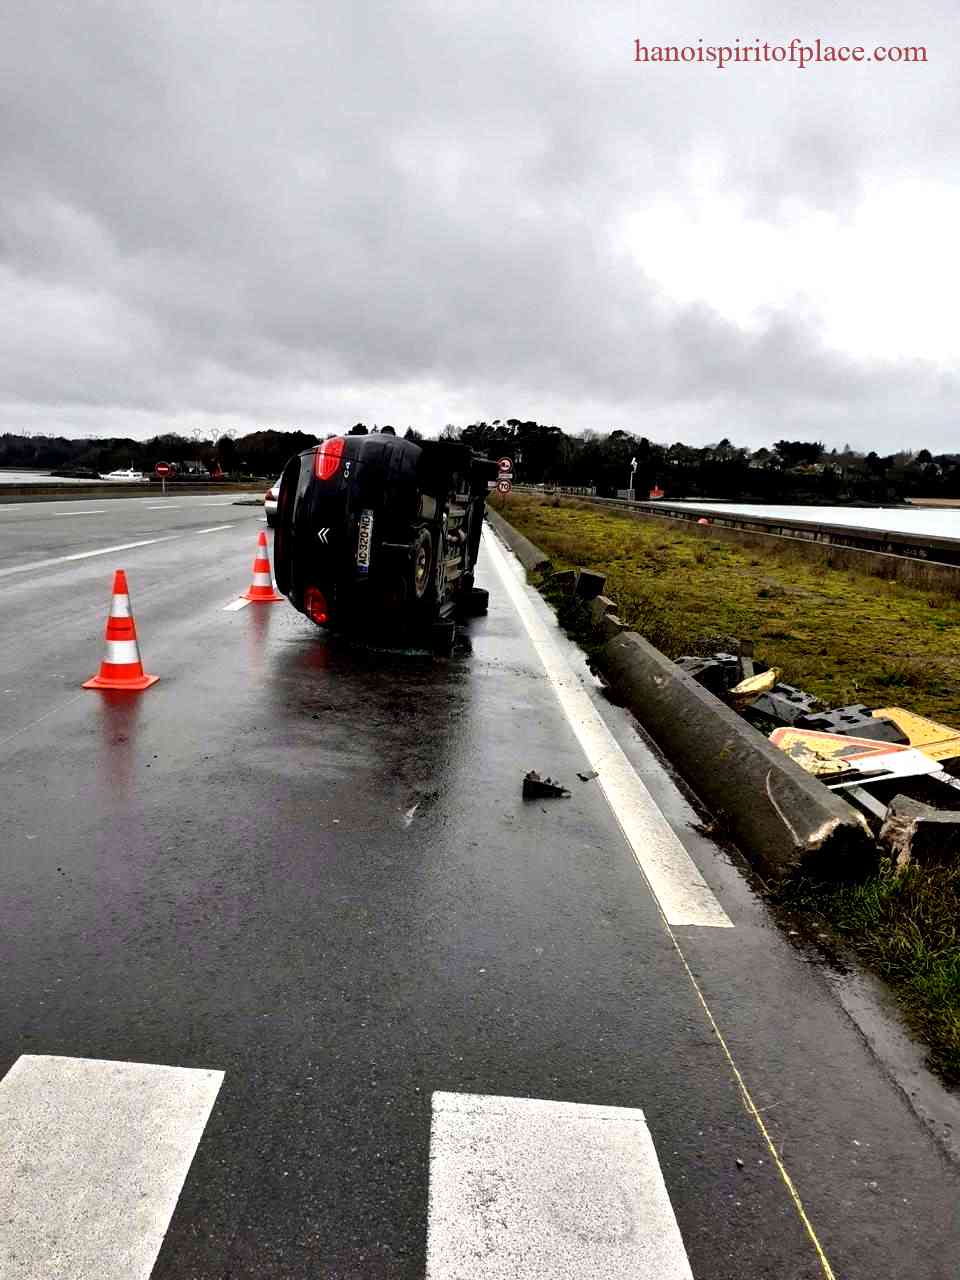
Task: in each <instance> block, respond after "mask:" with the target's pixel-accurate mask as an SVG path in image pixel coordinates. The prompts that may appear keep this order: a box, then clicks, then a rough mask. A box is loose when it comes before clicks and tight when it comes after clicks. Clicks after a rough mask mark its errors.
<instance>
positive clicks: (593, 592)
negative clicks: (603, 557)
mask: <svg viewBox="0 0 960 1280" xmlns="http://www.w3.org/2000/svg"><path fill="white" fill-rule="evenodd" d="M606 585H607V578H606V574H603V573H594V572H593V570H592V569H581V570H580V572H579V573H578V574H577V582H576V585H575V586H574V589H573V594H574V595H575V596H576V597H577V598H578V599H580V600H584V601H590V600H596V598H597V596H598V595H600V593H601V592H602V591H603V588H604V587H605V586H606Z"/></svg>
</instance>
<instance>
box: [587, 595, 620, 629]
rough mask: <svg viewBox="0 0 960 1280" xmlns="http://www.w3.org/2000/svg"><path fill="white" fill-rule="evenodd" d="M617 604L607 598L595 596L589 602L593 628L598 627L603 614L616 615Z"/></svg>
mask: <svg viewBox="0 0 960 1280" xmlns="http://www.w3.org/2000/svg"><path fill="white" fill-rule="evenodd" d="M616 611H617V602H616V601H615V600H611V599H610V597H609V596H597V597H596V598H595V599H593V600H591V601H590V617H591V618H592V619H593V624H594V626H597V625H599V623H600V620H601V619H602V617H603V615H604V614H605V613H616Z"/></svg>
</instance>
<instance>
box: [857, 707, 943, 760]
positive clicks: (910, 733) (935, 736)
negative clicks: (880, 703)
mask: <svg viewBox="0 0 960 1280" xmlns="http://www.w3.org/2000/svg"><path fill="white" fill-rule="evenodd" d="M873 714H874V715H875V716H884V717H886V719H887V720H892V721H893V722H894V724H897V725H899V726H900V728H901V729H902V730H903V732H904V733H905V734H906V735H907V737H908V738H909V739H910V745H911V747H916V748H917V750H918V751H922V752H923V754H924V755H925V756H930V758H931V759H932V760H953V759H955V758H956V757H957V756H960V729H951V728H950V726H949V725H948V724H938V723H937V722H936V720H928V719H927V718H926V716H918V715H915V714H914V713H913V712H912V711H905V710H904V709H903V707H883V708H881V709H880V710H879V711H874V713H873Z"/></svg>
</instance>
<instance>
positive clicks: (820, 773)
mask: <svg viewBox="0 0 960 1280" xmlns="http://www.w3.org/2000/svg"><path fill="white" fill-rule="evenodd" d="M770 741H771V742H772V743H773V745H774V746H775V747H779V748H780V750H781V751H784V752H785V753H786V754H787V755H788V756H790V757H791V759H793V760H796V762H797V764H799V765H800V767H801V768H802V769H806V771H807V773H812V774H813V775H814V776H815V777H817V778H819V779H820V780H821V781H822V782H824V783H826V785H827V786H828V787H833V788H840V787H844V786H859V785H860V784H862V783H863V782H865V781H866V780H867V779H870V780H872V781H887V780H888V779H891V778H915V777H920V776H922V775H923V774H929V773H936V772H937V762H936V761H935V760H931V759H930V757H929V756H925V755H924V754H923V752H921V751H917V750H916V749H915V748H913V747H905V746H900V745H898V744H896V743H892V742H878V741H876V740H875V739H872V738H854V737H851V736H849V735H846V734H841V733H818V732H816V731H815V730H813V729H795V728H792V727H782V728H779V729H774V731H773V732H772V733H771V734H770Z"/></svg>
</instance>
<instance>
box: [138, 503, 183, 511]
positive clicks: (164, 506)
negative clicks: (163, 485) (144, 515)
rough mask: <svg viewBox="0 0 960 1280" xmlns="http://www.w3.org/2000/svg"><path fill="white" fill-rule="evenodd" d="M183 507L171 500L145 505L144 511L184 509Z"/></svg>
mask: <svg viewBox="0 0 960 1280" xmlns="http://www.w3.org/2000/svg"><path fill="white" fill-rule="evenodd" d="M182 510H183V507H175V506H173V505H172V504H171V503H169V502H162V503H160V504H159V505H157V506H155V507H144V511H182Z"/></svg>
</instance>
